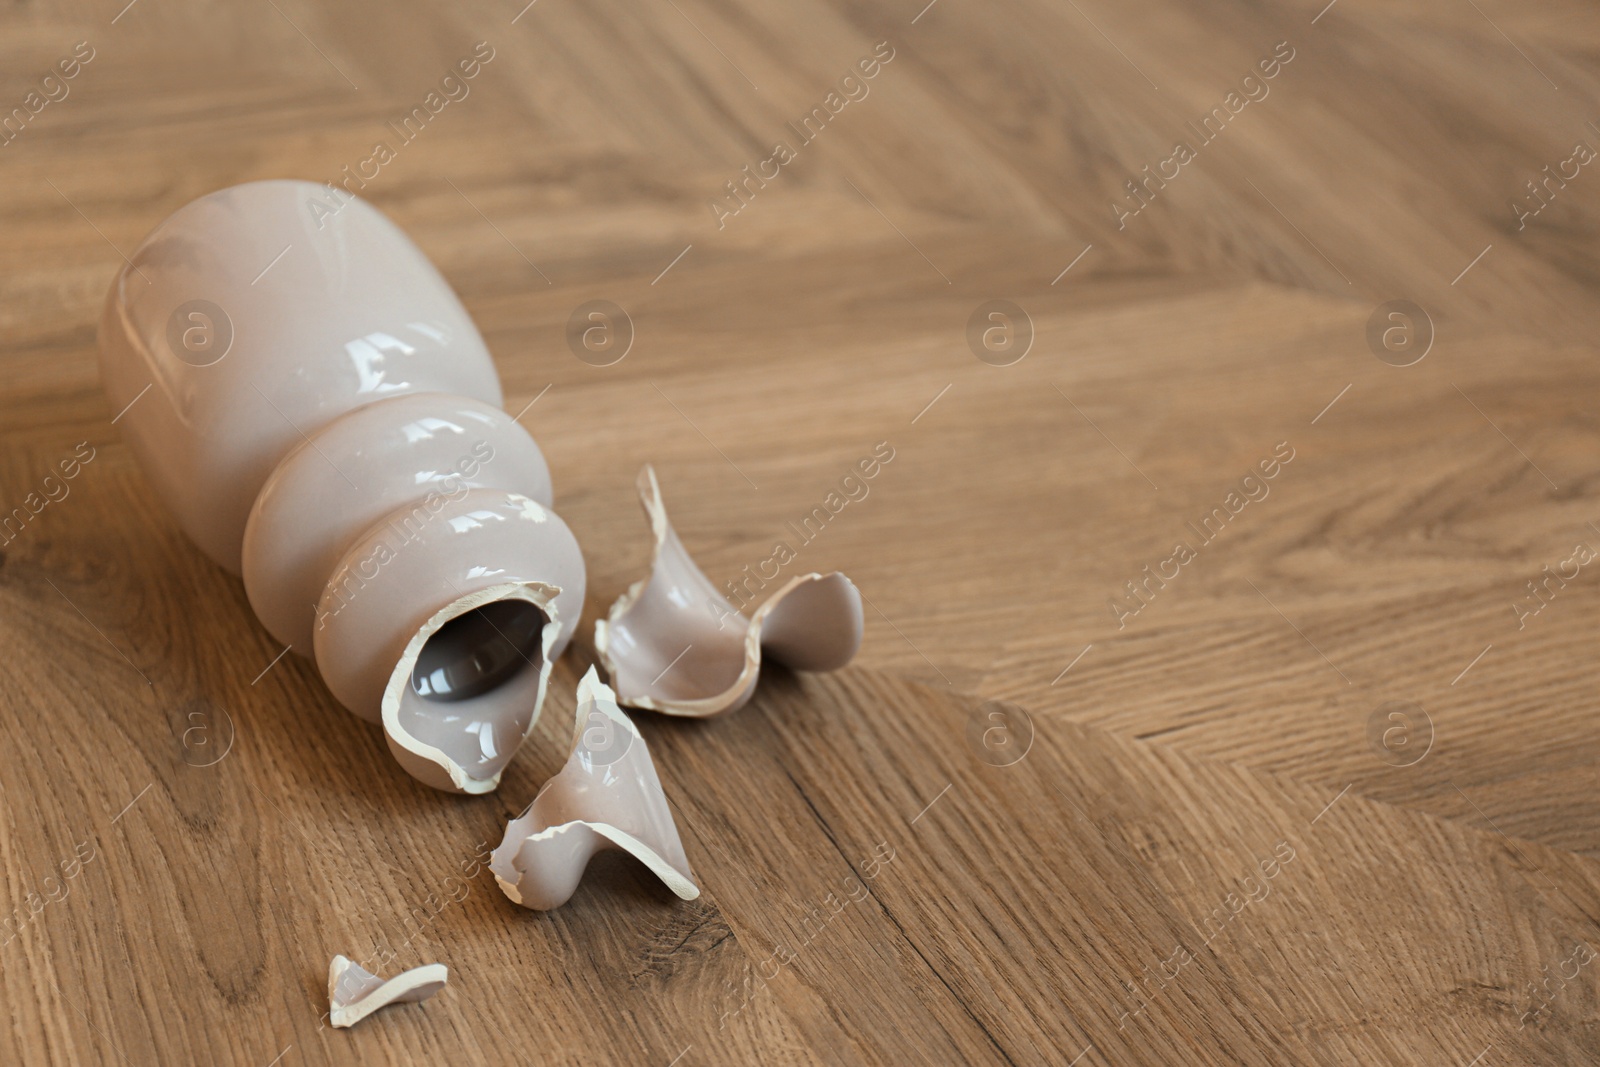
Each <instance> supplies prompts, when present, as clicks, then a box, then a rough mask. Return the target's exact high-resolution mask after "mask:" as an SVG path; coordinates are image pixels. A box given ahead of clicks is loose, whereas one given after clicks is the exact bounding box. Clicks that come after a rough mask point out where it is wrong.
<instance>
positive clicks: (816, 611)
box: [594, 464, 862, 717]
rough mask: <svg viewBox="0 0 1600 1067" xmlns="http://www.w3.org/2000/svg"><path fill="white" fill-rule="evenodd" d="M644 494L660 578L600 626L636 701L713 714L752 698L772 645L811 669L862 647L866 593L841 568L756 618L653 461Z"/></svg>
mask: <svg viewBox="0 0 1600 1067" xmlns="http://www.w3.org/2000/svg"><path fill="white" fill-rule="evenodd" d="M638 487H639V501H640V503H641V504H643V505H644V512H645V515H646V516H647V517H648V518H649V520H650V530H651V532H652V533H653V534H654V535H655V552H654V555H653V557H652V560H651V566H650V576H649V577H648V578H645V579H643V580H642V581H639V582H635V583H634V584H633V585H632V586H631V587H630V588H629V589H628V591H627V592H626V593H624V594H622V596H620V597H619V598H617V602H616V603H615V604H613V605H611V611H610V613H609V616H608V617H607V618H606V619H602V620H599V621H597V622H596V623H595V624H594V644H595V651H596V653H598V654H599V657H600V662H601V663H602V664H604V666H605V668H606V671H607V672H608V673H609V674H610V675H611V681H612V684H614V685H615V686H616V687H617V695H618V699H619V700H620V701H621V702H622V703H623V704H626V705H628V706H629V707H635V708H649V709H650V710H652V711H660V712H665V713H666V714H668V715H686V716H694V717H705V716H709V715H720V714H723V713H725V712H729V711H734V710H736V709H738V708H741V707H743V706H744V704H745V702H746V701H748V700H749V699H750V697H751V695H752V694H753V693H754V692H755V688H756V680H757V678H758V676H759V674H760V671H761V657H762V654H763V652H764V653H765V654H766V655H767V656H769V657H771V658H772V659H774V660H776V661H777V662H779V663H782V664H784V665H785V666H788V667H793V668H795V669H796V670H802V671H832V670H838V669H839V668H840V667H843V666H844V665H845V664H847V663H849V662H850V660H851V659H852V658H854V657H855V654H856V650H857V649H859V648H860V647H861V626H862V616H861V593H860V592H859V591H858V590H857V589H856V587H855V585H854V583H852V582H851V581H850V579H849V578H846V577H845V576H844V575H843V574H841V573H839V572H838V571H835V572H833V573H832V574H816V573H812V574H802V575H799V576H798V577H795V578H791V579H790V580H789V581H788V582H787V583H785V584H784V585H783V586H782V587H781V588H780V589H778V590H777V592H775V593H773V594H772V595H771V596H770V597H768V598H767V600H766V602H765V603H763V604H762V605H761V607H759V608H757V609H756V613H755V615H754V616H752V617H750V618H746V617H745V616H744V615H742V614H740V612H739V609H738V608H736V607H735V606H734V605H733V604H732V603H730V602H729V601H728V600H727V598H726V597H724V596H723V595H722V594H721V593H719V592H718V591H717V587H716V586H715V585H713V584H712V583H711V579H709V578H707V577H706V576H705V572H703V571H702V570H701V569H700V568H699V567H698V566H696V565H695V562H694V560H693V559H692V558H690V556H689V553H688V551H687V550H686V549H685V548H684V547H683V543H682V542H681V541H679V540H678V535H677V533H675V532H674V531H673V529H672V525H671V524H670V523H669V522H668V521H667V509H666V506H665V505H664V504H663V503H662V502H661V486H660V484H659V483H658V482H657V481H656V472H655V471H654V469H652V468H651V467H650V466H649V465H648V464H646V465H645V467H644V469H643V470H641V471H640V472H639V480H638Z"/></svg>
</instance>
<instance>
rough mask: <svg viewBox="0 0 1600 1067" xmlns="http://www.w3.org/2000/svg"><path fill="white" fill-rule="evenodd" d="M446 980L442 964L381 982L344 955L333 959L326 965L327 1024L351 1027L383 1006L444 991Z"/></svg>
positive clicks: (423, 997)
mask: <svg viewBox="0 0 1600 1067" xmlns="http://www.w3.org/2000/svg"><path fill="white" fill-rule="evenodd" d="M449 977H450V969H449V968H448V967H446V966H445V965H444V964H442V963H430V964H427V965H425V966H422V967H413V968H411V970H409V971H405V972H403V973H401V974H397V975H395V976H394V977H393V978H388V979H384V978H379V977H378V976H377V975H375V974H373V973H372V972H371V971H369V970H367V969H365V968H364V967H362V966H361V965H360V964H359V963H356V962H354V961H353V960H350V959H349V958H347V957H345V956H335V957H333V962H332V963H330V964H329V965H328V1008H329V1011H328V1021H329V1022H331V1023H333V1025H334V1026H339V1027H344V1026H354V1025H355V1024H356V1023H358V1022H360V1021H361V1020H362V1019H365V1018H366V1017H367V1016H369V1015H371V1014H372V1013H373V1012H375V1011H377V1010H378V1009H379V1008H382V1007H386V1006H387V1005H390V1004H409V1003H412V1002H413V1001H418V1000H427V999H428V998H429V997H431V996H433V995H434V994H435V993H437V992H439V990H441V989H443V988H444V984H445V981H446V980H447V979H448V978H449Z"/></svg>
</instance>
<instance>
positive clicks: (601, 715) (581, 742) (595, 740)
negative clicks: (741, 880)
mask: <svg viewBox="0 0 1600 1067" xmlns="http://www.w3.org/2000/svg"><path fill="white" fill-rule="evenodd" d="M616 848H620V849H623V850H624V851H627V852H629V853H632V854H633V855H634V856H637V857H638V858H639V860H640V861H642V862H643V863H644V865H645V866H647V867H649V868H650V870H651V871H653V872H654V873H655V874H656V876H657V877H659V878H660V879H661V880H662V881H663V882H665V883H666V884H667V888H669V889H671V890H672V891H673V892H674V893H676V894H677V895H678V896H680V897H682V898H683V899H684V900H693V899H694V898H695V897H697V896H699V895H700V889H699V887H698V886H696V885H695V884H694V875H693V873H692V872H691V871H690V870H689V859H688V857H687V856H685V855H684V852H683V842H682V841H680V840H679V838H678V827H677V824H676V823H674V822H673V821H672V809H671V808H670V807H668V805H667V798H666V794H665V793H663V792H662V790H661V780H660V779H659V778H657V777H656V768H655V763H654V762H653V761H652V760H651V758H650V750H649V748H648V747H646V745H645V742H644V738H643V737H641V736H640V734H639V731H638V728H636V727H635V726H634V725H633V723H632V722H630V721H628V717H627V716H626V715H624V714H623V713H622V709H621V708H619V707H617V703H616V697H615V695H614V694H613V693H612V692H611V689H610V687H609V686H607V685H605V684H604V683H602V682H601V681H600V679H599V676H598V675H596V674H595V670H594V668H593V667H590V668H589V670H588V673H586V674H585V675H584V676H583V680H582V681H581V682H579V683H578V713H577V728H576V730H575V736H574V737H573V742H572V754H571V755H569V756H568V757H567V762H566V765H565V766H564V767H562V769H561V772H560V773H559V774H557V775H556V776H555V777H553V778H551V779H550V780H549V781H548V782H546V783H545V785H544V788H543V789H541V790H539V795H538V796H536V797H534V799H533V803H532V804H530V805H528V808H527V810H526V811H524V812H523V813H522V814H521V815H519V816H517V817H516V818H515V819H513V820H511V822H509V823H507V824H506V833H505V837H504V838H503V839H502V840H501V842H500V847H499V848H497V849H495V850H494V854H493V855H492V856H491V857H490V860H489V869H490V870H492V871H493V872H494V876H495V880H496V881H497V882H499V883H500V888H501V889H502V890H504V891H505V894H506V896H508V897H510V898H511V899H512V900H513V901H515V902H516V903H518V904H521V905H522V906H523V907H525V908H534V909H536V910H539V911H547V910H549V909H550V908H555V907H559V906H560V905H562V904H565V903H566V902H567V900H568V899H569V898H570V897H571V896H572V894H573V893H574V892H575V891H576V890H577V888H578V882H579V881H580V880H582V878H583V872H584V870H585V869H586V868H587V867H588V866H589V861H590V860H591V859H592V858H593V857H594V855H595V853H597V852H603V851H605V850H607V849H616Z"/></svg>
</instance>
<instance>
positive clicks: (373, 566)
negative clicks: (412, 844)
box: [312, 489, 585, 792]
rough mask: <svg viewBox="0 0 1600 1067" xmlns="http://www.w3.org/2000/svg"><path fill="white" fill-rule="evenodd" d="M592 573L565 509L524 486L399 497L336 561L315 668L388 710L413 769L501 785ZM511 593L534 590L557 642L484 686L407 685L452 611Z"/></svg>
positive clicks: (336, 689)
mask: <svg viewBox="0 0 1600 1067" xmlns="http://www.w3.org/2000/svg"><path fill="white" fill-rule="evenodd" d="M584 577H585V576H584V566H583V557H582V554H581V553H580V552H579V550H578V543H577V541H576V539H574V538H573V536H572V532H571V531H570V530H568V529H567V525H566V523H564V522H562V521H561V519H560V517H559V516H557V515H556V514H555V513H554V512H552V511H550V510H549V509H548V508H546V507H545V506H544V505H542V504H540V503H538V502H537V501H535V500H532V499H530V498H528V497H525V496H522V495H520V494H517V493H507V492H504V491H502V490H496V489H470V490H467V491H466V492H464V493H462V494H460V495H459V496H458V497H457V498H455V499H453V500H444V501H442V502H440V503H439V505H438V507H437V509H436V510H431V511H430V510H429V509H427V508H426V507H409V508H403V509H401V510H399V511H396V512H393V513H391V514H390V515H388V516H386V517H385V518H384V519H383V520H382V521H380V522H379V523H377V524H376V525H375V526H373V527H372V528H371V529H369V530H368V531H366V532H365V533H364V534H362V535H361V536H359V537H358V538H356V539H355V541H353V542H352V543H351V545H350V547H349V548H348V549H347V550H346V552H345V553H344V556H343V557H342V558H341V560H340V562H339V564H338V565H337V566H336V567H335V568H334V571H333V574H332V577H331V578H330V580H329V582H328V583H327V586H326V587H325V588H324V590H323V593H322V597H321V599H320V600H319V601H318V606H317V621H316V627H315V631H314V634H313V638H312V642H313V648H314V650H315V653H316V660H317V666H318V669H319V670H320V671H321V672H322V677H323V680H324V681H325V682H327V684H328V688H329V689H330V690H331V691H332V692H333V695H334V696H335V697H337V698H338V700H339V702H340V703H342V704H343V705H344V706H345V707H347V708H349V709H350V710H351V711H353V712H355V713H356V714H357V715H360V716H362V717H363V718H366V719H369V720H373V721H377V722H381V723H383V726H384V731H385V733H386V734H387V735H388V737H389V742H390V747H391V750H393V751H395V754H396V756H397V758H400V759H401V762H402V763H403V764H404V765H405V766H406V768H407V770H409V771H411V773H412V774H413V775H416V776H417V777H419V778H422V779H423V780H424V781H427V782H428V784H430V785H434V786H436V787H438V788H442V789H459V790H463V791H466V792H483V791H486V790H488V789H492V788H494V785H495V784H496V783H497V782H498V781H499V774H500V771H501V770H502V769H503V768H504V765H505V762H506V761H507V760H509V759H510V757H511V754H512V753H513V752H514V751H515V750H516V746H517V745H518V744H520V743H521V740H522V738H523V737H525V736H526V734H527V732H528V730H530V729H531V728H532V725H533V722H534V721H536V720H537V716H538V712H539V708H540V705H541V702H542V700H543V696H544V678H545V676H546V675H547V674H548V672H549V664H550V661H551V660H553V659H555V658H556V657H557V656H559V655H560V654H561V651H562V650H563V649H564V648H565V647H566V644H567V642H568V641H569V640H570V639H571V637H572V633H573V630H574V629H575V628H576V626H577V621H578V617H579V616H580V615H581V614H582V612H583V596H584ZM507 598H514V599H523V600H527V601H528V602H529V603H531V604H534V605H535V606H537V607H539V608H540V610H542V611H543V612H544V613H545V615H546V617H547V619H548V623H547V626H546V627H545V628H541V633H542V634H543V636H542V638H541V640H547V641H548V644H547V645H545V646H544V647H543V648H542V649H541V650H539V654H538V655H531V654H530V655H528V656H527V666H526V667H525V668H524V669H523V671H522V672H521V673H519V674H518V675H517V676H516V677H514V678H511V679H508V680H505V681H504V683H503V684H501V685H500V686H499V687H498V688H497V689H495V691H494V692H492V693H488V694H485V695H483V696H480V697H475V698H471V699H468V700H442V701H424V700H414V699H411V698H412V697H413V696H416V695H417V689H416V687H415V686H414V684H413V673H414V669H415V667H416V664H417V661H418V660H419V659H421V658H422V657H423V649H424V646H425V645H426V644H427V642H428V639H429V638H431V637H433V636H434V635H435V634H437V633H439V632H440V630H441V629H442V628H443V627H444V625H445V624H446V623H448V622H449V621H450V620H451V619H453V618H458V617H460V616H462V615H465V614H466V613H468V612H470V611H474V610H476V609H479V608H482V607H484V606H485V605H486V604H491V603H494V602H495V601H497V600H504V599H507ZM546 630H547V633H545V631H546ZM524 651H529V650H524ZM418 718H421V719H423V720H425V725H419V724H418V722H417V719H418ZM413 742H415V743H413ZM411 757H419V758H422V759H424V760H425V761H428V762H430V763H432V764H434V765H435V766H434V767H433V768H432V769H430V768H429V767H426V766H420V765H418V764H417V763H416V761H415V759H413V758H411ZM436 771H438V772H442V773H435V772H436Z"/></svg>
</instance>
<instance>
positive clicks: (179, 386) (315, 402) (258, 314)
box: [100, 181, 501, 573]
mask: <svg viewBox="0 0 1600 1067" xmlns="http://www.w3.org/2000/svg"><path fill="white" fill-rule="evenodd" d="M325 199H326V196H325V190H324V189H323V188H322V187H321V186H318V185H315V184H313V183H311V182H300V181H267V182H251V183H249V184H246V185H237V186H234V187H232V188H229V189H223V190H220V191H218V192H215V193H212V194H210V195H208V196H203V197H201V198H200V199H198V200H196V201H194V202H192V203H190V204H188V205H186V206H185V207H182V208H180V209H179V210H178V211H176V212H174V213H173V214H172V215H171V216H170V217H169V218H168V219H167V220H166V221H165V222H163V223H161V224H160V225H159V226H157V227H156V228H155V230H154V231H152V232H151V234H150V235H149V236H148V237H146V238H145V240H144V241H143V242H142V243H141V244H140V245H139V247H138V248H137V249H136V250H135V251H134V252H133V254H132V256H130V257H129V259H130V262H129V264H128V265H127V266H126V267H124V268H123V270H122V271H121V272H119V273H118V275H117V278H116V281H115V282H114V284H113V285H112V287H111V292H110V293H109V295H108V296H107V299H106V304H105V310H104V313H103V315H102V317H101V322H100V352H101V363H100V366H101V376H102V379H103V381H104V383H105V388H106V393H107V396H108V397H109V399H110V402H111V408H112V410H113V411H115V412H120V413H121V418H120V419H119V420H118V426H119V427H120V428H121V430H122V434H123V437H124V438H125V439H126V440H127V442H128V445H129V447H130V448H131V449H132V450H133V453H134V455H135V456H136V457H138V460H139V463H140V466H141V468H142V469H143V471H144V475H145V477H146V478H147V479H148V480H149V481H150V483H151V485H152V486H153V487H154V488H155V490H156V492H157V493H158V494H159V495H160V497H161V499H162V500H163V501H164V502H165V503H166V504H167V506H168V507H169V508H170V509H171V510H172V512H173V514H175V515H176V516H177V518H178V522H179V524H180V525H181V526H182V527H183V530H184V532H185V533H186V534H188V536H189V537H190V538H192V539H193V540H194V542H195V543H196V544H198V545H199V546H200V547H201V549H203V550H204V551H205V553H206V554H207V555H208V556H210V557H211V558H212V559H213V560H215V561H216V562H217V563H219V564H221V565H222V566H224V567H226V568H227V569H229V570H231V571H233V572H234V573H238V572H239V570H240V546H241V544H242V542H243V539H244V529H245V522H246V519H247V517H248V516H249V514H250V509H251V506H252V504H253V503H254V501H255V499H256V495H257V493H258V492H259V491H260V489H261V486H262V484H263V483H264V482H265V481H266V480H267V476H268V475H269V474H270V473H271V471H272V469H273V467H274V466H276V465H277V463H278V461H279V460H281V459H282V458H283V456H284V455H285V454H286V453H287V452H288V451H289V450H290V448H292V447H293V446H295V445H297V444H299V443H300V442H301V441H303V440H304V439H305V436H306V435H310V434H314V433H316V432H317V431H318V430H319V429H321V428H322V427H323V426H325V425H327V424H328V423H329V422H331V421H332V420H333V419H335V418H337V417H338V416H340V415H342V414H344V413H345V412H347V411H351V410H353V409H355V408H357V407H360V406H362V405H364V404H370V403H372V402H373V401H375V400H382V399H385V398H388V397H392V396H399V395H402V394H405V393H418V392H436V393H438V392H442V393H454V394H458V395H460V396H465V397H470V398H472V399H474V400H479V401H482V402H484V403H486V404H491V405H495V406H498V405H499V404H500V401H501V395H500V383H499V380H498V378H497V377H496V375H495V370H494V364H493V362H492V360H491V359H490V357H489V352H488V350H487V349H486V348H485V347H484V344H483V339H482V338H481V337H480V336H479V335H478V330H477V327H475V326H474V325H473V323H472V320H471V319H470V318H469V317H468V315H467V313H466V310H465V309H464V308H463V307H462V306H461V302H460V300H458V299H457V298H456V295H455V293H454V292H453V291H452V290H451V289H450V286H449V284H448V283H447V282H446V281H445V280H444V278H443V277H442V276H441V275H440V274H439V272H438V271H437V270H436V269H434V266H433V264H432V263H430V262H429V261H428V259H427V257H426V256H424V255H423V254H422V251H421V250H420V249H418V248H417V246H416V245H415V244H413V243H412V242H411V240H410V238H408V237H406V235H405V234H404V233H402V232H401V231H400V230H399V229H398V228H397V227H396V226H395V225H394V224H393V223H392V222H390V221H389V220H388V219H386V218H385V217H384V216H383V215H381V214H380V213H379V212H378V211H377V210H376V209H375V208H373V207H372V206H371V205H369V204H367V203H366V202H365V201H362V200H351V201H349V202H348V203H347V204H346V205H345V206H344V208H343V210H341V211H340V212H339V213H338V214H336V215H332V216H329V215H326V214H325V213H324V214H322V215H321V217H320V218H319V217H318V216H317V215H314V214H313V212H312V209H311V206H310V205H311V204H312V203H313V202H315V203H318V204H322V203H324V201H325ZM147 387H148V391H147ZM130 405H131V406H130Z"/></svg>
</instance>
